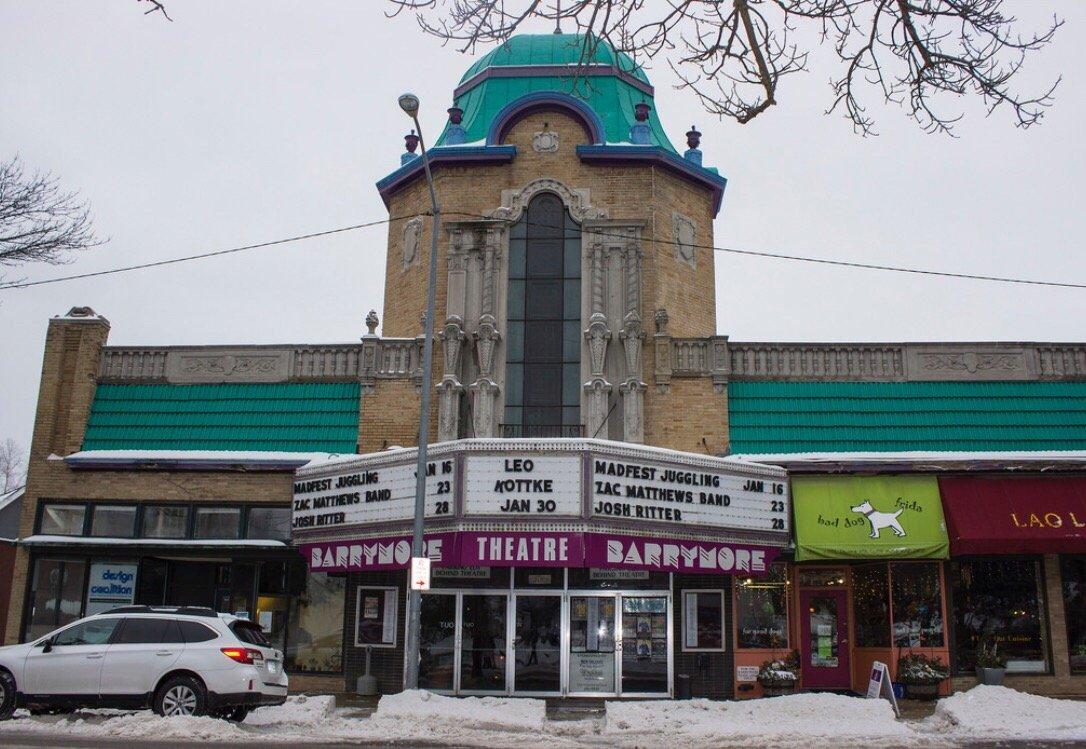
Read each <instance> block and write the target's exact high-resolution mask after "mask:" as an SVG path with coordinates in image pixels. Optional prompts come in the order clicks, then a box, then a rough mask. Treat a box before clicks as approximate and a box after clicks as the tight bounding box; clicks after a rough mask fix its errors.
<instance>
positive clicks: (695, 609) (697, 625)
mask: <svg viewBox="0 0 1086 749" xmlns="http://www.w3.org/2000/svg"><path fill="white" fill-rule="evenodd" d="M723 649H724V593H723V592H722V591H719V590H688V591H684V592H683V650H723Z"/></svg>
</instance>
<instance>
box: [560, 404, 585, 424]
mask: <svg viewBox="0 0 1086 749" xmlns="http://www.w3.org/2000/svg"><path fill="white" fill-rule="evenodd" d="M562 423H563V424H567V425H570V426H576V425H578V424H580V423H581V407H580V406H571V407H567V408H563V409H562Z"/></svg>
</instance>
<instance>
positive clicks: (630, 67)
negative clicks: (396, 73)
mask: <svg viewBox="0 0 1086 749" xmlns="http://www.w3.org/2000/svg"><path fill="white" fill-rule="evenodd" d="M584 43H585V38H584V37H583V36H581V35H579V34H525V35H520V36H514V37H510V38H509V39H508V40H506V41H505V43H503V44H502V45H501V46H499V47H498V48H496V49H494V50H492V51H490V52H488V53H487V54H486V55H484V56H483V57H481V58H479V59H478V60H477V61H476V62H475V64H474V65H472V66H471V67H470V68H469V69H468V71H467V72H466V73H464V76H463V77H462V78H461V79H460V84H459V85H458V86H457V87H456V90H455V91H454V94H453V102H454V104H455V105H456V106H458V107H460V108H461V109H462V110H464V115H463V122H462V123H461V125H462V127H463V128H464V130H465V137H464V141H465V143H467V144H479V143H481V142H483V141H485V140H486V138H487V135H488V133H489V131H490V127H491V125H492V124H493V123H494V121H495V119H496V118H497V115H498V114H499V113H500V112H501V111H502V110H503V109H504V108H505V107H506V106H507V105H509V104H511V103H513V102H515V101H517V100H518V99H521V98H522V97H525V96H529V95H537V96H538V95H542V94H546V93H558V94H563V95H565V96H572V97H574V98H575V99H578V100H580V101H582V102H584V103H585V104H586V105H588V108H589V109H591V110H592V112H593V113H594V114H595V116H596V118H598V120H599V122H600V123H601V125H602V137H603V140H604V142H605V143H606V144H615V143H629V141H630V126H631V125H633V124H634V122H635V120H634V106H635V105H636V104H639V103H641V102H644V103H646V104H648V105H649V107H650V108H651V109H650V112H649V120H648V125H649V128H650V136H649V139H650V142H649V144H648V145H653V146H659V147H662V148H665V149H666V150H668V151H670V152H672V153H678V152H677V151H676V150H675V147H674V146H673V145H672V144H671V141H670V140H668V137H667V135H666V134H665V133H664V130H663V126H662V125H661V123H660V119H659V117H658V116H657V115H656V111H655V103H654V101H653V93H654V92H653V88H652V85H651V84H650V83H649V79H648V76H646V75H645V72H644V71H643V70H642V69H641V68H640V67H639V66H638V65H636V64H635V63H634V61H633V60H632V59H631V58H630V57H629V56H628V55H626V54H623V53H620V52H617V51H616V50H615V49H614V48H613V47H612V46H611V45H610V44H608V43H607V42H605V41H602V40H601V41H600V42H599V43H598V44H596V47H595V49H594V50H593V53H592V55H591V57H590V59H589V60H587V61H582V60H581V55H582V53H583V47H584ZM582 62H584V63H586V64H587V65H588V66H590V67H589V68H587V69H582V70H581V71H577V72H576V75H575V74H574V72H575V71H574V70H573V68H574V66H576V65H578V64H579V63H582ZM447 133H448V127H446V130H445V132H443V133H442V134H441V136H440V137H439V138H438V140H437V145H439V146H442V145H446V144H447V143H446V135H447Z"/></svg>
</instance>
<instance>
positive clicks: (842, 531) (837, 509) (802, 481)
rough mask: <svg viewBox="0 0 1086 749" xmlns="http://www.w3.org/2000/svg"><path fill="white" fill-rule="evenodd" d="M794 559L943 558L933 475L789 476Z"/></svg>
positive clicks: (943, 529)
mask: <svg viewBox="0 0 1086 749" xmlns="http://www.w3.org/2000/svg"><path fill="white" fill-rule="evenodd" d="M792 506H793V507H794V511H795V515H796V517H795V521H796V522H795V528H796V547H797V548H796V560H797V561H800V562H803V561H810V560H831V559H946V558H947V557H948V556H949V550H950V544H949V541H948V540H947V534H946V521H945V520H944V519H943V504H942V501H941V499H940V497H939V482H938V480H937V479H936V478H935V477H934V476H810V477H806V476H802V477H796V478H794V479H792Z"/></svg>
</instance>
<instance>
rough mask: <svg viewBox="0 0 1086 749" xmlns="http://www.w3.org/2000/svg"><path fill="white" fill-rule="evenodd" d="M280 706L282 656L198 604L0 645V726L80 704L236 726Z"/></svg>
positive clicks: (249, 626) (108, 618) (92, 619)
mask: <svg viewBox="0 0 1086 749" xmlns="http://www.w3.org/2000/svg"><path fill="white" fill-rule="evenodd" d="M286 699H287V675H286V674H285V673H283V654H282V653H280V652H279V651H278V650H276V649H274V648H273V647H272V646H271V643H270V642H268V640H267V638H266V637H264V634H263V632H261V630H260V627H259V626H258V625H256V624H254V623H252V622H250V621H247V620H245V619H238V618H237V617H234V616H230V615H228V614H217V613H215V612H214V611H212V610H211V609H204V608H196V607H158V606H154V607H152V606H124V607H121V608H117V609H113V610H111V611H107V612H104V613H102V614H96V615H94V616H89V617H87V618H85V619H80V620H79V621H77V622H75V623H73V624H69V625H68V626H66V627H63V628H62V629H58V630H57V631H55V632H53V633H51V634H49V635H46V636H45V637H42V638H39V639H37V640H35V641H34V642H30V643H26V644H23V645H11V646H9V647H3V648H0V720H3V719H7V718H10V717H11V714H12V713H13V712H14V711H15V708H16V707H26V708H29V709H30V710H31V711H32V712H38V711H41V712H51V711H62V710H65V709H69V710H70V709H75V708H81V707H115V708H128V709H145V708H148V707H150V708H151V709H153V710H154V711H155V712H156V713H158V714H159V715H214V716H218V717H222V718H227V719H230V720H239V721H240V720H244V719H245V716H246V715H247V714H248V713H249V711H250V710H252V709H253V708H254V707H256V706H258V705H281V704H283V702H285V701H286Z"/></svg>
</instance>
